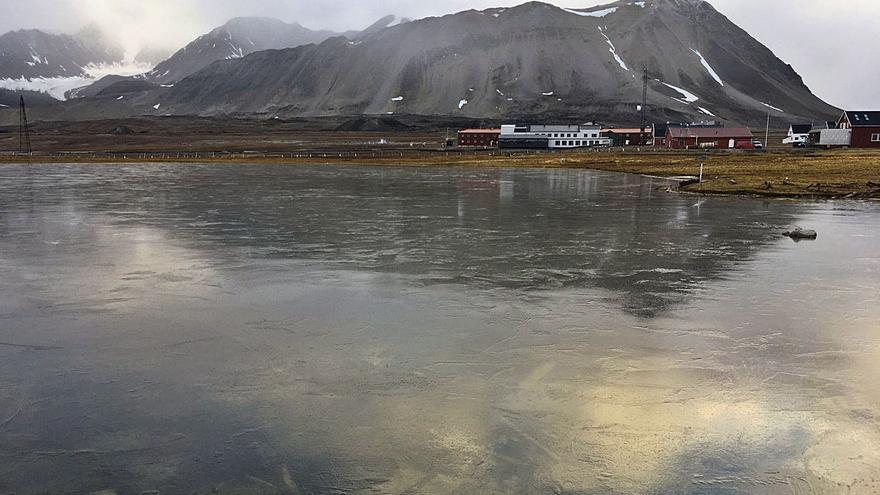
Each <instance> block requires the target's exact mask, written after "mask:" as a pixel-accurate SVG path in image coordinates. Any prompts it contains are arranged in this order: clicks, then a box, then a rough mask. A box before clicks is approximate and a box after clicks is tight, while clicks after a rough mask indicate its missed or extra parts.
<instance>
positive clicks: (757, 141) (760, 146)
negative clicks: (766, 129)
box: [752, 139, 764, 150]
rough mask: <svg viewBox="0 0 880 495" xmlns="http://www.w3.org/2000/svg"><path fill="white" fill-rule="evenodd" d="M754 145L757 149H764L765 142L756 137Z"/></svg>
mask: <svg viewBox="0 0 880 495" xmlns="http://www.w3.org/2000/svg"><path fill="white" fill-rule="evenodd" d="M752 147H754V148H755V149H756V150H762V149H764V143H762V142H761V141H759V140H757V139H755V140H754V141H752Z"/></svg>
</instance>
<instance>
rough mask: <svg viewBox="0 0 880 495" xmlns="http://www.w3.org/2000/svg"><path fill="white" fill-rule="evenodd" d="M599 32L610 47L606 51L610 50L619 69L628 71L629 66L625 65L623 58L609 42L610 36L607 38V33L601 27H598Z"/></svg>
mask: <svg viewBox="0 0 880 495" xmlns="http://www.w3.org/2000/svg"><path fill="white" fill-rule="evenodd" d="M599 32H600V33H602V36H603V37H604V38H605V41H606V42H607V43H608V46H610V47H611V48H609V49H608V51H609V52H611V55H613V56H614V60H616V61H617V65H619V66H620V68H621V69H623V70H625V71H627V72H628V71H629V67H628V66H627V65H626V62H624V61H623V59H622V58H620V55H618V54H617V48H615V47H614V43H612V42H611V38H609V37H608V35H607V34H605V31H603V30H602V28H601V27H599Z"/></svg>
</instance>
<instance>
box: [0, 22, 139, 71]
mask: <svg viewBox="0 0 880 495" xmlns="http://www.w3.org/2000/svg"><path fill="white" fill-rule="evenodd" d="M124 56H125V53H124V51H123V49H122V48H121V46H120V45H119V44H118V43H116V42H115V41H114V40H112V39H110V38H108V37H107V36H105V35H104V34H103V33H102V32H101V31H100V30H98V29H97V28H94V27H87V28H85V29H83V30H82V31H80V32H79V33H77V34H74V35H67V34H49V33H45V32H43V31H39V30H36V29H31V30H22V31H12V32H9V33H6V34H4V35H2V36H0V79H35V78H47V79H48V78H59V77H77V76H82V75H84V74H85V73H86V70H85V68H86V67H88V66H89V65H101V64H114V63H120V62H122V60H123V58H124Z"/></svg>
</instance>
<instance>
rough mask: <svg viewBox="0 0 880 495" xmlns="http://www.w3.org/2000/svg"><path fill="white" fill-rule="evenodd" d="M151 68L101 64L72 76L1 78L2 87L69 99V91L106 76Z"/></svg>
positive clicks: (134, 65)
mask: <svg viewBox="0 0 880 495" xmlns="http://www.w3.org/2000/svg"><path fill="white" fill-rule="evenodd" d="M149 69H150V66H149V65H146V64H136V63H132V64H101V65H89V66H87V67H83V71H84V72H85V75H83V76H72V77H35V78H32V79H25V78H21V79H0V89H8V90H10V91H36V92H39V93H45V94H48V95H49V96H51V97H52V98H55V99H56V100H61V101H64V100H66V99H67V96H66V94H67V92H68V91H72V90H74V89H77V88H82V87H84V86H88V85H90V84H92V83H93V82H95V81H97V80H98V79H101V78H102V77H104V76H109V75H111V74H117V75H121V76H133V75H136V74H142V73H144V72H146V71H147V70H149Z"/></svg>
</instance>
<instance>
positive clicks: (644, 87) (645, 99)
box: [641, 65, 648, 145]
mask: <svg viewBox="0 0 880 495" xmlns="http://www.w3.org/2000/svg"><path fill="white" fill-rule="evenodd" d="M647 129H648V66H647V65H646V66H645V67H644V70H643V72H642V142H641V144H642V145H647V144H648V140H647V139H645V134H647Z"/></svg>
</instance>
